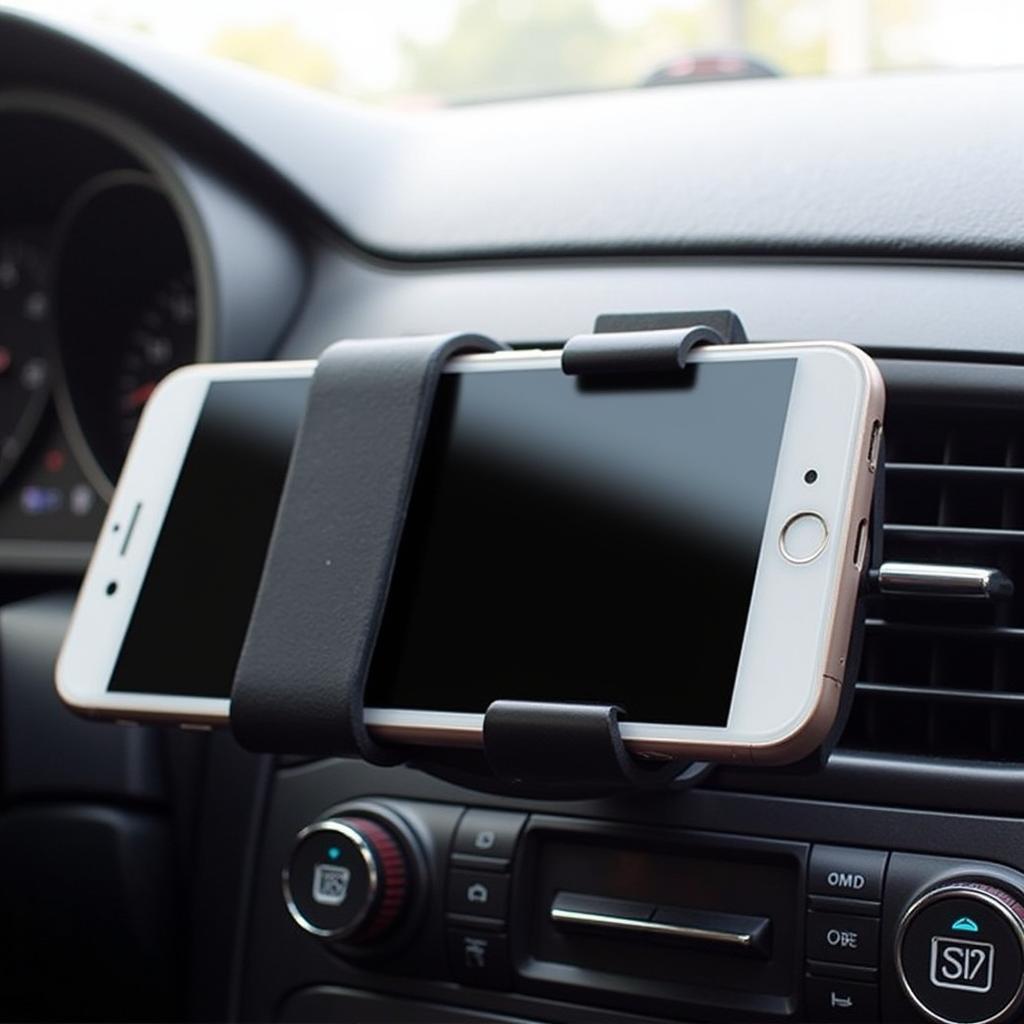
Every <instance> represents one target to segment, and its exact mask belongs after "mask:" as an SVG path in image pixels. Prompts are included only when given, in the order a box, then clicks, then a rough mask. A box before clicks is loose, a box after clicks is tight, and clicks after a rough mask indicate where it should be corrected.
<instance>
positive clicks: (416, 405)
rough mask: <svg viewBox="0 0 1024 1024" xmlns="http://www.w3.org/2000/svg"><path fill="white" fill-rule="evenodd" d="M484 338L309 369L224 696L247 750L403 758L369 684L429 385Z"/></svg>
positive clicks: (327, 359) (332, 353)
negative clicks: (367, 714) (374, 717)
mask: <svg viewBox="0 0 1024 1024" xmlns="http://www.w3.org/2000/svg"><path fill="white" fill-rule="evenodd" d="M502 347H504V346H502V345H501V344H499V343H498V342H495V341H492V340H491V339H490V338H486V337H484V336H483V335H479V334H449V335H436V336H428V337H411V338H395V339H385V340H372V341H341V342H337V343H335V344H334V345H332V346H331V347H330V348H328V349H327V350H326V351H325V352H324V353H323V355H322V356H321V357H320V360H319V362H318V364H317V367H316V370H315V371H314V374H313V380H312V384H311V387H310V392H309V399H308V401H307V405H306V411H305V415H304V418H303V421H302V424H301V426H300V428H299V433H298V437H297V439H296V442H295V449H294V451H293V453H292V459H291V463H290V464H289V469H288V475H287V478H286V480H285V485H284V491H283V494H282V497H281V504H280V506H279V507H278V513H277V519H276V521H275V524H274V530H273V533H272V535H271V540H270V547H269V550H268V553H267V558H266V562H265V564H264V569H263V575H262V577H261V580H260V586H259V590H258V591H257V595H256V602H255V605H254V608H253V613H252V617H251V619H250V621H249V629H248V632H247V634H246V638H245V643H244V644H243V647H242V654H241V657H240V659H239V664H238V669H237V672H236V674H235V681H234V687H233V689H232V695H231V726H232V729H233V731H234V733H235V736H236V738H237V739H238V740H239V742H240V743H241V744H242V745H243V746H244V747H247V748H249V749H251V750H257V751H263V752H273V753H293V754H307V755H314V756H328V755H334V756H349V757H361V758H363V759H364V760H366V761H370V762H372V763H374V764H394V763H397V762H400V761H403V760H405V755H404V754H403V753H402V752H401V751H397V750H391V749H388V748H385V747H382V746H381V745H379V744H378V743H376V742H375V741H374V740H373V739H372V738H371V736H370V735H369V732H368V730H367V728H366V725H365V723H364V721H363V691H364V687H365V683H366V678H367V675H368V672H369V665H370V659H371V657H372V654H373V648H374V644H375V642H376V637H377V632H378V629H379V626H380V621H381V617H382V614H383V609H384V603H385V599H386V596H387V591H388V586H389V584H390V580H391V574H392V570H393V567H394V562H395V558H396V555H397V550H398V544H399V541H400V540H401V536H402V530H403V527H404V524H405V517H406V512H407V510H408V505H409V499H410V496H411V491H412V486H413V480H414V478H415V474H416V467H417V464H418V462H419V457H420V452H421V449H422V447H423V441H424V437H425V435H426V431H427V426H428V423H429V420H430V412H431V408H432V405H433V401H434V394H435V392H436V390H437V383H438V380H439V378H440V375H441V371H442V370H443V368H444V364H445V363H446V362H447V360H448V359H449V358H450V357H452V356H454V355H460V354H463V353H468V352H489V351H494V350H496V349H499V348H502Z"/></svg>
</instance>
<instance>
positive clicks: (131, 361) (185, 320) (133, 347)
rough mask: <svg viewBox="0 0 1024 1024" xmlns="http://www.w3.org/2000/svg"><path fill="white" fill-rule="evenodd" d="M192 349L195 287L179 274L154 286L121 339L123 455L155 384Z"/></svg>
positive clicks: (184, 360)
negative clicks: (122, 346) (125, 335)
mask: <svg viewBox="0 0 1024 1024" xmlns="http://www.w3.org/2000/svg"><path fill="white" fill-rule="evenodd" d="M195 349H196V290H195V284H194V283H193V281H192V275H191V274H190V273H183V274H179V275H178V276H176V277H174V278H172V279H171V280H169V281H167V282H165V283H164V284H163V285H162V286H161V287H158V288H157V289H156V291H155V292H154V293H153V294H152V295H151V296H150V298H149V301H148V302H146V304H145V305H144V306H143V308H142V311H141V312H140V313H139V315H138V316H137V317H136V321H135V323H134V325H133V326H132V327H131V328H130V330H129V332H128V336H127V338H126V339H125V347H124V349H123V351H122V352H121V356H120V366H119V368H118V376H117V390H118V415H119V417H120V429H121V445H122V450H121V452H120V453H119V454H120V456H121V458H123V457H124V455H125V453H126V452H127V451H128V446H129V445H130V444H131V440H132V437H133V436H134V434H135V428H136V427H137V426H138V425H139V416H140V415H141V414H142V407H143V406H144V405H145V404H146V402H147V401H149V396H150V395H151V394H152V393H153V390H154V389H155V388H156V386H157V384H159V383H160V381H161V380H163V378H164V377H166V376H167V374H169V373H170V372H171V370H176V369H177V368H178V367H179V366H184V365H185V364H186V363H190V362H192V360H193V359H194V358H195Z"/></svg>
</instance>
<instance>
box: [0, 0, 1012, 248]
mask: <svg viewBox="0 0 1024 1024" xmlns="http://www.w3.org/2000/svg"><path fill="white" fill-rule="evenodd" d="M0 69H3V71H0V86H2V85H3V82H4V80H5V79H7V80H16V81H20V82H21V83H23V84H26V83H32V82H40V83H44V84H50V85H53V84H63V85H65V86H67V87H74V86H76V85H81V86H88V87H89V88H90V89H92V90H94V91H99V92H101V93H102V92H106V93H107V94H108V95H109V94H112V93H114V94H116V95H117V96H118V97H119V100H120V102H121V103H122V104H123V105H124V106H125V107H126V108H128V107H134V109H136V110H140V109H141V110H145V111H146V112H147V114H148V115H149V117H150V119H151V120H152V119H157V118H161V117H162V118H164V119H165V120H169V121H176V122H177V124H178V127H179V129H181V128H182V126H183V127H184V130H185V131H186V132H192V133H193V134H194V135H195V136H196V137H197V138H198V136H199V135H201V134H203V133H205V134H206V136H207V137H208V138H217V139H219V140H220V143H221V144H226V145H229V146H235V147H236V149H237V146H238V145H239V144H240V145H241V146H243V147H245V148H246V149H248V150H249V152H250V154H251V155H253V156H255V157H256V158H257V160H256V161H255V164H258V165H262V168H263V170H264V171H266V170H268V169H270V170H271V171H272V172H274V174H275V175H276V176H277V177H278V180H280V179H281V178H284V179H288V180H290V183H291V187H292V188H293V189H294V190H296V191H298V192H299V193H301V194H302V195H303V196H304V197H305V198H306V199H307V200H308V201H310V202H312V203H313V204H314V205H315V206H316V207H318V208H319V209H320V211H321V212H322V213H324V214H325V215H326V216H327V217H328V218H329V219H330V220H331V221H333V222H334V224H335V225H336V226H338V227H340V228H341V229H343V230H344V231H345V232H346V233H347V234H348V235H349V236H350V237H351V238H352V239H353V240H354V241H356V242H357V243H358V244H360V245H362V246H364V247H365V248H367V249H369V250H371V251H373V252H376V253H379V254H387V255H392V256H404V257H410V258H428V257H430V258H447V257H458V256H473V255H475V256H499V255H506V256H507V255H520V254H549V255H555V254H559V253H568V252H574V253H590V252H603V253H647V252H679V253H718V254H735V253H775V254H808V255H809V254H857V255H864V256H893V257H902V258H908V257H935V258H947V259H948V258H968V257H969V258H992V259H1019V258H1021V257H1024V199H1022V197H1021V195H1020V192H1019V190H1018V189H1017V188H1016V184H1015V183H1016V181H1017V179H1018V177H1019V175H1020V171H1021V168H1022V164H1024V120H1022V119H1021V118H1020V116H1019V110H1020V106H1021V101H1022V98H1024V71H999V72H985V73H945V74H939V75H929V74H904V75H888V76H877V77H874V78H870V79H847V80H832V81H827V80H813V79H804V80H783V81H778V82H768V83H765V82H754V83H724V84H716V85H707V86H687V87H679V88H673V89H655V90H646V91H645V90H639V91H633V92H621V93H605V94H599V95H590V96H576V97H562V98H556V99H548V100H543V101H536V102H531V103H505V104H493V105H485V106H475V107H464V108H460V109H452V110H445V111H437V112H432V113H426V114H413V115H398V114H394V113H386V112H382V111H375V110H372V109H364V108H358V107H354V106H351V105H348V104H345V103H342V102H339V101H338V100H335V99H332V98H329V97H326V96H317V95H314V94H310V93H307V92H305V91H302V90H298V89H296V88H292V87H288V86H285V85H283V84H280V83H277V82H274V81H272V80H270V79H268V78H263V77H261V76H258V75H254V74H251V73H248V72H243V71H242V70H241V69H233V68H229V67H223V66H218V65H214V64H212V63H199V62H195V61H192V60H186V59H184V58H179V57H175V56H173V55H171V54H168V53H164V52H161V51H158V50H156V49H153V48H151V47H149V46H146V45H144V44H142V43H139V42H135V41H134V40H131V39H128V38H122V37H113V36H111V37H109V38H108V37H106V36H104V35H102V34H100V33H96V32H93V31H92V30H76V32H75V35H74V37H72V36H69V35H65V34H63V33H62V31H61V30H60V29H59V28H57V27H48V26H47V25H46V24H45V23H43V22H38V21H34V20H30V19H25V18H23V17H21V16H17V15H12V14H6V15H4V14H0Z"/></svg>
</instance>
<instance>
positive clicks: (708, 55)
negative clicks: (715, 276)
mask: <svg viewBox="0 0 1024 1024" xmlns="http://www.w3.org/2000/svg"><path fill="white" fill-rule="evenodd" d="M10 6H13V7H15V8H20V9H23V10H27V11H37V12H40V13H43V14H48V15H53V16H56V17H58V18H62V19H68V20H72V21H79V22H81V21H88V22H93V23H97V24H102V25H105V26H108V27H111V28H116V29H120V30H126V31H130V32H138V33H142V34H144V35H146V36H148V37H149V38H150V39H151V40H152V41H153V42H155V43H157V44H158V45H162V46H167V47H169V48H172V49H175V50H179V51H184V52H187V53H198V54H207V55H213V56H217V57H223V58H227V59H230V60H237V61H241V62H242V63H245V64H249V65H251V66H254V67H257V68H260V69H262V70H264V71H267V72H269V73H271V74H276V75H279V76H282V77H285V78H289V79H291V80H294V81H297V82H300V83H302V84H305V85H309V86H313V87H316V88H321V89H325V90H329V91H334V92H337V93H340V94H343V95H347V96H353V97H359V98H362V99H367V100H371V101H380V102H387V103H403V104H410V103H411V104H417V103H422V104H426V105H430V104H432V103H436V102H449V101H457V100H471V99H486V98H498V97H502V96H517V95H529V94H534V93H552V92H563V91H574V90H588V89H600V88H624V87H631V86H638V85H641V84H644V83H647V82H651V81H652V80H659V75H660V76H661V79H660V80H664V77H665V76H666V75H667V77H668V78H669V79H670V80H674V81H687V80H690V81H692V80H695V77H700V75H701V74H704V73H705V72H707V73H709V74H710V76H711V77H714V75H715V74H717V73H719V72H720V71H721V70H722V69H731V70H732V71H733V72H734V73H737V74H740V75H746V74H747V73H750V72H752V71H758V72H760V73H762V74H765V73H776V74H779V75H783V76H788V75H799V74H861V73H865V72H870V71H876V70H900V69H917V68H935V67H939V68H976V67H994V66H1005V65H1014V64H1024V2H1020V0H373V2H372V3H369V2H365V0H173V2H168V0H14V2H13V3H11V4H10ZM709 59H710V63H708V60H709ZM702 62H703V63H702ZM737 68H738V69H739V71H738V72H737Z"/></svg>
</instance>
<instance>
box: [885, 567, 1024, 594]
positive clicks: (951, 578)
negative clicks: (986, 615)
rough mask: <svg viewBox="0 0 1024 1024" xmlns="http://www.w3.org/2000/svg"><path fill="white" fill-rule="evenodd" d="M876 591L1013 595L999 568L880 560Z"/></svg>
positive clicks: (1011, 583)
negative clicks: (881, 561)
mask: <svg viewBox="0 0 1024 1024" xmlns="http://www.w3.org/2000/svg"><path fill="white" fill-rule="evenodd" d="M877 579H878V590H879V593H882V594H890V595H895V596H900V597H966V598H974V599H978V598H981V599H986V598H988V599H999V598H1007V597H1012V596H1013V580H1011V579H1010V577H1009V576H1007V575H1006V574H1005V573H1004V572H1002V571H1001V570H999V569H985V568H980V567H975V566H968V565H926V564H918V563H916V562H883V563H882V565H881V566H880V567H879V569H878V577H877Z"/></svg>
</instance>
